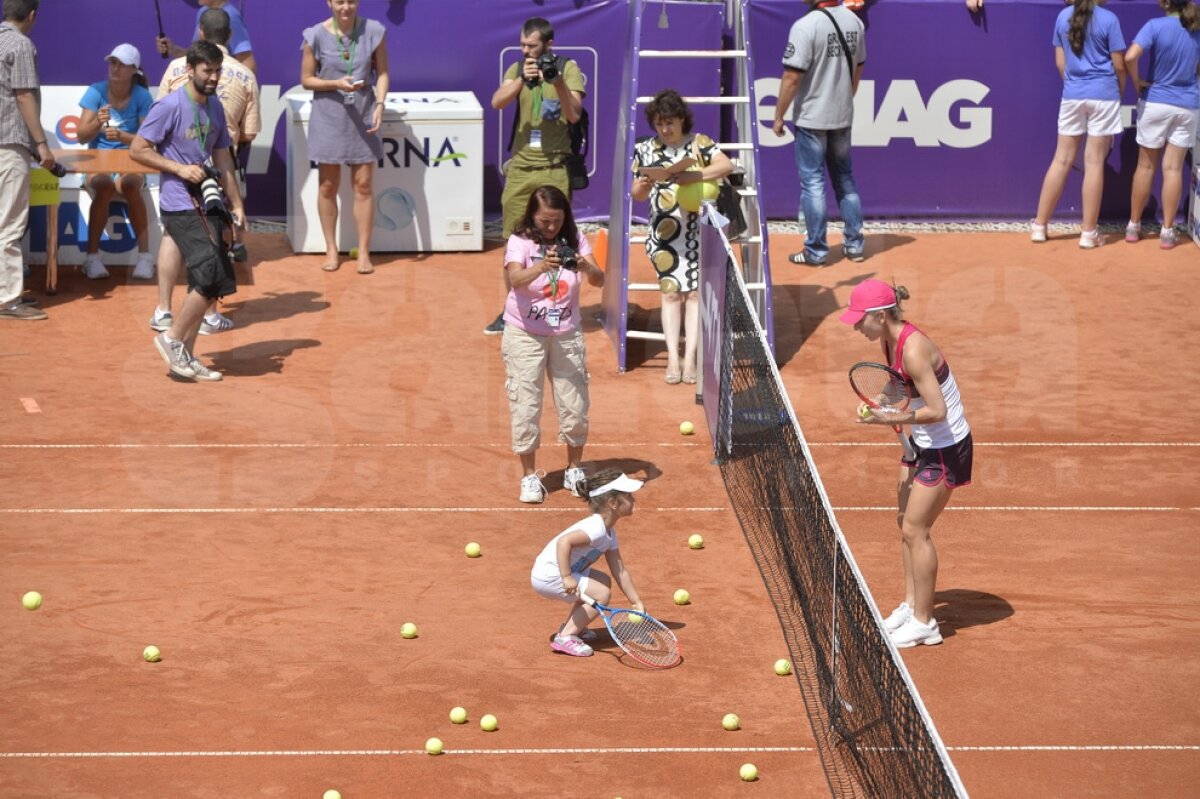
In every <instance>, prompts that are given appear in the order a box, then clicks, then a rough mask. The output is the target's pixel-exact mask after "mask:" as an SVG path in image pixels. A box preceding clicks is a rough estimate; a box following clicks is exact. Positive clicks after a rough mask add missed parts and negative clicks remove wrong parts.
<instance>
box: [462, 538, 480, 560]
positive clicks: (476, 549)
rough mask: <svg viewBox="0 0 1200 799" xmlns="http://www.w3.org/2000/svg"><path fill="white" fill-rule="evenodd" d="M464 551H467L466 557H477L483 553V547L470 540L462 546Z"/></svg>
mask: <svg viewBox="0 0 1200 799" xmlns="http://www.w3.org/2000/svg"><path fill="white" fill-rule="evenodd" d="M464 551H465V552H466V553H467V557H468V558H477V557H479V556H480V555H482V554H483V547H481V546H479V544H476V543H475V542H474V541H472V542H471V543H469V544H467V546H466V547H465V548H464Z"/></svg>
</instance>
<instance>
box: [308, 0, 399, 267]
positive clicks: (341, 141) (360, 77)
mask: <svg viewBox="0 0 1200 799" xmlns="http://www.w3.org/2000/svg"><path fill="white" fill-rule="evenodd" d="M329 10H330V11H331V12H332V16H331V17H330V18H329V19H327V20H325V21H324V22H321V23H319V24H317V25H313V26H312V27H311V28H308V29H307V30H305V31H304V43H303V52H304V54H303V56H302V60H301V62H300V83H301V85H302V86H304V88H306V89H308V90H309V91H311V92H312V93H313V100H312V114H311V116H310V117H309V122H308V157H309V158H310V159H312V160H313V161H315V162H316V164H317V174H318V179H319V180H318V186H317V214H318V215H319V216H320V217H321V232H322V233H323V234H324V235H325V263H324V265H322V266H321V268H322V269H324V270H325V271H326V272H336V271H337V270H338V269H339V268H340V267H341V263H340V262H339V261H338V244H337V220H338V199H337V195H338V186H339V184H340V183H341V176H342V165H343V164H344V165H346V166H349V167H350V182H351V183H352V184H353V185H354V221H355V223H356V224H357V227H358V273H359V274H360V275H369V274H371V273H372V272H374V271H375V267H374V266H373V265H372V264H371V229H372V228H373V227H374V225H375V189H374V179H375V164H376V162H378V161H380V160H382V159H383V143H382V142H381V141H380V138H379V127H380V126H381V125H382V124H383V103H384V100H385V99H386V98H387V93H388V57H387V42H385V41H384V33H385V31H384V27H383V25H382V24H380V23H378V22H376V21H375V20H373V19H361V18H360V17H359V16H358V0H329ZM372 83H373V84H374V85H372Z"/></svg>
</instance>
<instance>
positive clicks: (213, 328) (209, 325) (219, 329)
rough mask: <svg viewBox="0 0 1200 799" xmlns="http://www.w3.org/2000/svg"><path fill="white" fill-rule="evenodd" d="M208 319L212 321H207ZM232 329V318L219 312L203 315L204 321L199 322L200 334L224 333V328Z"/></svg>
mask: <svg viewBox="0 0 1200 799" xmlns="http://www.w3.org/2000/svg"><path fill="white" fill-rule="evenodd" d="M210 319H211V320H212V321H209V320H210ZM232 329H233V320H232V319H230V318H229V317H228V316H223V315H221V314H219V313H218V314H213V315H212V316H205V317H204V321H202V322H201V323H200V335H202V336H211V335H213V334H215V333H224V332H225V331H226V330H232Z"/></svg>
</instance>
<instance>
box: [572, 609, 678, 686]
mask: <svg viewBox="0 0 1200 799" xmlns="http://www.w3.org/2000/svg"><path fill="white" fill-rule="evenodd" d="M579 598H580V599H581V600H583V601H584V602H586V603H587V604H588V605H591V606H592V607H593V608H595V609H596V610H597V611H599V613H600V618H602V619H604V626H605V627H607V628H608V634H609V635H611V636H612V639H613V640H614V641H616V642H617V646H619V647H621V649H623V650H625V654H627V655H629V656H630V657H631V658H633V659H634V660H636V661H638V662H639V663H642V664H644V665H646V666H650V667H652V668H656V669H666V668H670V667H671V666H674V665H675V664H676V663H678V662H679V657H680V656H679V641H677V640H676V639H675V633H673V632H671V630H670V628H668V627H667V625H665V624H663V623H662V622H661V621H659V620H658V619H656V618H654V617H653V616H650V615H648V614H646V613H639V612H638V611H636V610H632V609H629V608H610V607H608V606H607V605H602V604H600V603H599V602H597V601H596V600H594V599H592V598H591V597H590V596H588V595H587V594H580V595H579Z"/></svg>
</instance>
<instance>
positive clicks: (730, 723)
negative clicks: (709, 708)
mask: <svg viewBox="0 0 1200 799" xmlns="http://www.w3.org/2000/svg"><path fill="white" fill-rule="evenodd" d="M721 726H722V727H724V728H725V729H727V730H729V731H730V732H733V731H734V730H737V729H740V728H741V726H742V720H741V719H739V718H738V714H737V713H726V714H725V718H723V719H721Z"/></svg>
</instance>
